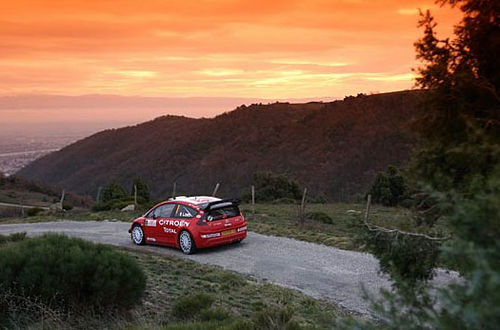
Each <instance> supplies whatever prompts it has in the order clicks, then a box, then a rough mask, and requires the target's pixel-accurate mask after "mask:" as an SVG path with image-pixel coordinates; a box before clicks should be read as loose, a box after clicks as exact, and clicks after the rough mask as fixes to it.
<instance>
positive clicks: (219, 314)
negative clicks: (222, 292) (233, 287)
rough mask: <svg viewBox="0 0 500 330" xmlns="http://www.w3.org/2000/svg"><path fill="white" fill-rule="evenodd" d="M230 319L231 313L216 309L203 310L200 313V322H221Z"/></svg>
mask: <svg viewBox="0 0 500 330" xmlns="http://www.w3.org/2000/svg"><path fill="white" fill-rule="evenodd" d="M230 317H231V313H229V312H227V311H226V310H224V309H222V308H220V307H216V308H204V309H202V310H201V311H200V319H201V320H202V321H223V320H227V319H229V318H230Z"/></svg>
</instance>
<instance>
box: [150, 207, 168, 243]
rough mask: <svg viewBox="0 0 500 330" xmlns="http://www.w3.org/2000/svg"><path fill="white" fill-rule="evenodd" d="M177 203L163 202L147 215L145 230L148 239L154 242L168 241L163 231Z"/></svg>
mask: <svg viewBox="0 0 500 330" xmlns="http://www.w3.org/2000/svg"><path fill="white" fill-rule="evenodd" d="M174 207H175V204H162V205H159V206H157V207H155V208H154V209H152V210H151V211H149V213H148V214H147V215H146V219H145V221H144V232H145V234H146V240H147V241H148V242H153V243H167V242H166V239H165V235H164V232H163V227H164V223H165V220H166V219H168V218H169V217H170V216H171V215H172V211H173V209H174Z"/></svg>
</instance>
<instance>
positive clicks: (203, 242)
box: [196, 230, 247, 248]
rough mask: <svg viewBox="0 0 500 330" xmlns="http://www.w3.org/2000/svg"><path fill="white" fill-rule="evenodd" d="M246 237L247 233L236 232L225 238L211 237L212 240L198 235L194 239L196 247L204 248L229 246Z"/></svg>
mask: <svg viewBox="0 0 500 330" xmlns="http://www.w3.org/2000/svg"><path fill="white" fill-rule="evenodd" d="M245 237H247V231H246V230H245V231H242V232H237V233H234V234H231V235H227V236H220V237H213V238H202V237H201V236H200V235H198V237H197V238H196V247H198V248H206V247H211V246H217V245H224V244H231V243H233V242H236V241H241V240H242V239H244V238H245Z"/></svg>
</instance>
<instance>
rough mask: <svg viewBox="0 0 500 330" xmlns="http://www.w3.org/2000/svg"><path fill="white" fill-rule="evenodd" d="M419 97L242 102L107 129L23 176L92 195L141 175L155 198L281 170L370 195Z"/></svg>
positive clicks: (407, 145)
mask: <svg viewBox="0 0 500 330" xmlns="http://www.w3.org/2000/svg"><path fill="white" fill-rule="evenodd" d="M421 96H422V94H421V92H419V91H403V92H394V93H386V94H376V95H370V96H366V95H359V96H358V97H346V98H345V99H344V100H343V101H334V102H328V103H320V102H312V103H306V104H289V103H273V104H268V105H262V104H253V105H251V106H244V105H243V106H240V107H238V108H236V109H235V110H234V111H231V112H228V113H224V114H222V115H219V116H217V117H215V118H211V119H205V118H201V119H192V118H186V117H179V116H164V117H159V118H157V119H155V120H152V121H149V122H146V123H143V124H139V125H136V126H131V127H125V128H120V129H111V130H106V131H103V132H100V133H97V134H94V135H92V136H90V137H88V138H85V139H83V140H80V141H78V142H76V143H74V144H71V145H69V146H67V147H65V148H63V149H62V150H60V151H58V152H54V153H52V154H49V155H47V156H45V157H43V158H40V159H38V160H36V161H35V162H33V163H31V164H30V165H28V166H27V167H25V168H23V169H21V170H20V171H19V172H18V174H19V175H21V176H23V177H27V178H30V179H36V180H41V181H44V182H47V183H50V184H56V185H58V186H60V187H64V188H66V189H71V190H74V191H76V192H80V193H90V194H92V195H94V196H95V193H96V191H97V189H98V187H99V186H102V185H105V184H106V183H108V182H109V181H110V180H118V181H121V182H123V183H125V184H126V185H127V186H128V185H129V184H130V181H131V179H132V177H134V176H136V175H139V176H141V177H143V178H144V179H145V180H146V182H148V184H149V186H150V188H151V191H152V193H153V194H154V195H156V196H161V197H166V196H168V194H169V193H170V192H171V189H172V183H173V182H177V186H178V192H179V193H189V194H195V193H196V194H197V193H200V194H202V193H203V194H206V193H208V192H211V190H212V189H213V186H214V185H215V183H216V182H220V183H221V189H220V190H219V192H220V195H223V196H234V195H239V194H240V192H241V190H242V189H243V188H245V187H248V186H249V185H250V184H251V181H252V176H253V174H254V173H255V172H257V171H272V172H277V173H285V174H287V175H288V176H289V177H291V178H294V179H296V180H297V181H298V182H299V183H300V184H301V185H303V186H306V187H308V188H309V191H311V192H312V193H313V194H315V195H318V196H324V197H327V198H328V199H335V200H339V199H346V198H347V197H348V196H351V197H352V196H353V195H355V194H359V193H364V192H365V191H366V189H367V187H368V185H369V184H370V182H371V181H372V180H373V178H374V177H375V175H376V173H377V172H378V171H380V170H382V169H384V168H386V167H387V166H388V165H390V164H392V165H401V164H402V163H405V162H406V161H407V160H408V158H409V155H410V150H411V147H412V145H413V143H414V141H413V140H412V137H411V136H410V134H409V133H408V132H409V127H408V126H409V122H410V120H411V118H412V117H413V115H414V114H415V113H416V111H417V105H418V103H419V99H420V98H421Z"/></svg>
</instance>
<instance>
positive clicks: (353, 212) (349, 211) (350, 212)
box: [346, 210, 361, 215]
mask: <svg viewBox="0 0 500 330" xmlns="http://www.w3.org/2000/svg"><path fill="white" fill-rule="evenodd" d="M346 213H347V214H350V215H358V214H361V211H356V210H347V212H346Z"/></svg>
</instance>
